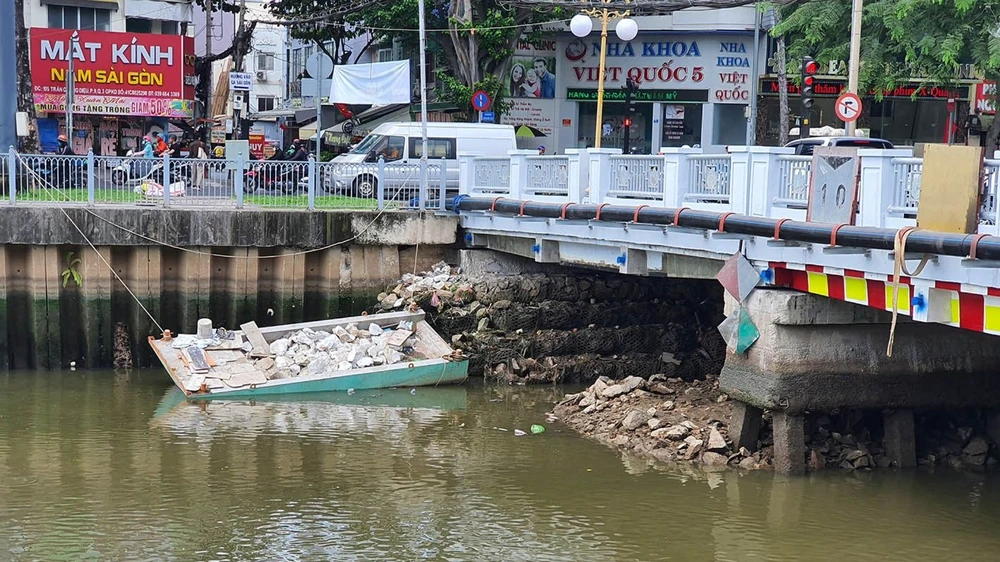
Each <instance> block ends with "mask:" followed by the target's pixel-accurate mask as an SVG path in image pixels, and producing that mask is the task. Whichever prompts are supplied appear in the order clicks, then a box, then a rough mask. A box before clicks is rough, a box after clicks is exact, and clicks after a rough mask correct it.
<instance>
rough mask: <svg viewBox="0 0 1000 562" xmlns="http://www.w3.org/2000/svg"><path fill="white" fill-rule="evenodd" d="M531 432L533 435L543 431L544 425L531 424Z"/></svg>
mask: <svg viewBox="0 0 1000 562" xmlns="http://www.w3.org/2000/svg"><path fill="white" fill-rule="evenodd" d="M531 433H532V434H534V435H538V434H539V433H545V426H544V425H539V424H537V423H536V424H534V425H532V426H531Z"/></svg>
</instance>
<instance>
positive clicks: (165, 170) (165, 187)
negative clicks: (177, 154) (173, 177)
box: [163, 152, 170, 207]
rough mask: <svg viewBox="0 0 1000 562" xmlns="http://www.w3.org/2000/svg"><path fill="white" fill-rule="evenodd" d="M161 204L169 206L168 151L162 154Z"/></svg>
mask: <svg viewBox="0 0 1000 562" xmlns="http://www.w3.org/2000/svg"><path fill="white" fill-rule="evenodd" d="M163 206H164V207H169V206H170V153H169V152H168V153H166V154H164V155H163Z"/></svg>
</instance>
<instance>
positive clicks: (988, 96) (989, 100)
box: [975, 80, 997, 115]
mask: <svg viewBox="0 0 1000 562" xmlns="http://www.w3.org/2000/svg"><path fill="white" fill-rule="evenodd" d="M975 111H978V112H979V113H980V114H982V115H994V114H996V112H997V83H996V82H993V81H992V80H987V81H985V82H980V83H978V84H976V100H975Z"/></svg>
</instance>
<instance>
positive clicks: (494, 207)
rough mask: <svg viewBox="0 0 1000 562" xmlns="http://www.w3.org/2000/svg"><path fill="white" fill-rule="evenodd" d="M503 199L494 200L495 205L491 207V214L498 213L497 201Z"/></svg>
mask: <svg viewBox="0 0 1000 562" xmlns="http://www.w3.org/2000/svg"><path fill="white" fill-rule="evenodd" d="M501 199H503V197H497V198H496V199H494V200H493V204H492V205H490V212H491V213H495V212H496V211H497V201H499V200H501Z"/></svg>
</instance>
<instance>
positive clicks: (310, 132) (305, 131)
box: [299, 123, 316, 141]
mask: <svg viewBox="0 0 1000 562" xmlns="http://www.w3.org/2000/svg"><path fill="white" fill-rule="evenodd" d="M314 138H316V124H315V123H314V124H312V125H309V126H306V127H299V140H307V141H311V140H313V139H314Z"/></svg>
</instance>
